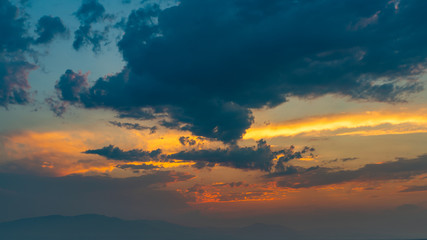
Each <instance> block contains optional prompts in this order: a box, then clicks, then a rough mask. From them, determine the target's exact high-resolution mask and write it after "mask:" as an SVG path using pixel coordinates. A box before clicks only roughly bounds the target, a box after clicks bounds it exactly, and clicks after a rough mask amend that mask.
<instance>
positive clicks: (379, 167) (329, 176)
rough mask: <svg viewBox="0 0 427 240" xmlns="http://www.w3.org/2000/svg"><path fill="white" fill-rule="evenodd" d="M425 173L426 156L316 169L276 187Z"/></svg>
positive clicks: (320, 184) (380, 178) (286, 179)
mask: <svg viewBox="0 0 427 240" xmlns="http://www.w3.org/2000/svg"><path fill="white" fill-rule="evenodd" d="M426 173H427V155H421V156H419V157H417V158H414V159H404V158H398V159H397V161H393V162H385V163H381V164H367V165H365V166H363V167H362V168H359V169H357V170H336V169H329V168H317V169H315V170H312V171H308V172H304V173H301V174H297V175H290V176H285V177H283V178H281V179H280V180H279V181H278V185H279V186H281V187H289V188H309V187H315V186H324V185H331V184H341V183H345V182H350V181H356V182H367V181H387V180H407V179H411V178H413V177H415V176H419V175H422V174H426Z"/></svg>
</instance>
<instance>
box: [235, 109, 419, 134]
mask: <svg viewBox="0 0 427 240" xmlns="http://www.w3.org/2000/svg"><path fill="white" fill-rule="evenodd" d="M426 113H427V110H426V109H424V108H420V109H417V110H412V111H408V110H405V111H402V110H396V111H394V112H390V111H367V112H360V113H343V114H330V115H321V116H312V117H307V118H302V119H295V120H289V121H285V122H281V123H276V124H270V125H268V126H261V127H253V128H250V129H248V130H247V133H246V134H245V135H244V136H243V138H244V139H261V138H273V137H279V136H285V137H286V136H296V135H299V134H305V135H326V136H328V135H331V136H334V135H335V136H344V135H361V136H374V135H387V134H409V133H425V132H427V117H425V116H426Z"/></svg>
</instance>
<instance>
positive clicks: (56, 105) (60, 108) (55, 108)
mask: <svg viewBox="0 0 427 240" xmlns="http://www.w3.org/2000/svg"><path fill="white" fill-rule="evenodd" d="M45 102H46V104H47V105H48V106H49V109H50V110H51V111H52V112H53V113H55V115H56V116H57V117H62V115H64V113H65V112H66V111H67V106H68V104H67V102H61V101H59V100H58V99H55V98H53V97H48V98H46V99H45Z"/></svg>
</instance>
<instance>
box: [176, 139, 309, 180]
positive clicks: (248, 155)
mask: <svg viewBox="0 0 427 240" xmlns="http://www.w3.org/2000/svg"><path fill="white" fill-rule="evenodd" d="M304 149H306V148H304ZM308 149H310V148H308ZM313 151H314V149H313ZM302 154H303V153H302V152H301V151H295V149H294V147H293V146H291V147H290V148H285V149H281V150H279V151H273V150H271V146H270V145H268V144H267V143H266V142H265V141H264V140H260V141H258V142H257V146H256V147H238V146H236V145H233V146H230V147H228V148H226V149H220V148H218V149H204V150H194V149H193V150H190V151H181V152H178V153H175V154H171V155H169V156H168V157H169V158H171V159H176V160H185V161H196V162H202V163H201V164H197V165H196V166H194V167H196V168H203V167H205V166H212V165H215V164H219V165H221V166H228V167H233V168H240V169H259V170H262V171H268V172H270V171H274V172H284V171H287V169H288V168H289V167H290V166H286V165H285V163H286V162H288V161H290V160H292V159H297V158H301V157H302ZM276 158H279V159H278V160H277V162H275V161H274V160H275V159H276ZM273 167H274V168H273Z"/></svg>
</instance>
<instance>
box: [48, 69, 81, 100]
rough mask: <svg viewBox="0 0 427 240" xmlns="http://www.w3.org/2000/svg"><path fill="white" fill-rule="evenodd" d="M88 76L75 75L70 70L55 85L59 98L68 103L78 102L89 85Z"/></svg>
mask: <svg viewBox="0 0 427 240" xmlns="http://www.w3.org/2000/svg"><path fill="white" fill-rule="evenodd" d="M88 75H89V73H86V74H82V73H81V72H80V73H75V72H73V71H72V70H70V69H68V70H67V71H66V72H65V74H63V75H62V76H61V78H60V79H59V81H58V82H57V84H56V85H55V88H56V90H57V91H58V95H59V98H60V99H61V100H63V101H68V102H73V101H78V100H79V98H80V93H81V91H84V90H85V89H87V87H88V85H89V84H88V81H87V76H88Z"/></svg>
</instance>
